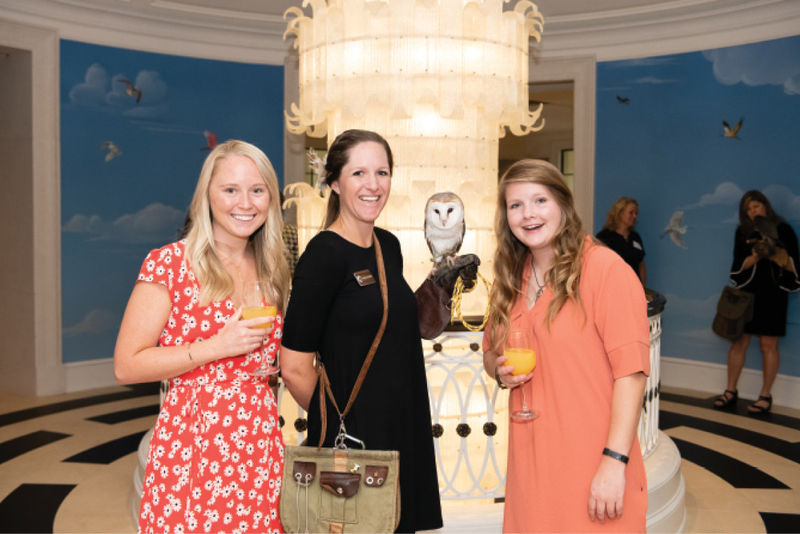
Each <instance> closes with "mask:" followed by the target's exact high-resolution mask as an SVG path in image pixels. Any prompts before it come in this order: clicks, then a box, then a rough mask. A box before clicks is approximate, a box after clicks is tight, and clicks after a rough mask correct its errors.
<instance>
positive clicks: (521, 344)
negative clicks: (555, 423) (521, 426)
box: [503, 330, 539, 422]
mask: <svg viewBox="0 0 800 534" xmlns="http://www.w3.org/2000/svg"><path fill="white" fill-rule="evenodd" d="M503 355H504V356H505V357H506V358H508V359H507V360H506V363H505V365H513V366H514V369H513V370H512V371H511V374H512V375H515V376H519V375H527V374H528V373H530V372H531V371H533V368H534V367H536V351H535V350H533V348H532V347H531V343H530V341H529V339H528V336H526V335H525V332H522V331H520V330H512V331H511V332H510V333H509V335H508V338H507V339H506V348H505V349H503ZM519 388H520V389H521V390H522V408H521V409H519V410H515V411H513V412H511V420H512V421H516V422H527V421H532V420H533V419H536V417H538V415H539V414H537V413H536V412H534V411H533V410H531V409H529V408H528V403H527V401H526V399H525V384H520V386H519Z"/></svg>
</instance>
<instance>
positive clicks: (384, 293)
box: [317, 231, 389, 449]
mask: <svg viewBox="0 0 800 534" xmlns="http://www.w3.org/2000/svg"><path fill="white" fill-rule="evenodd" d="M372 243H373V244H374V246H375V260H376V262H377V264H378V283H379V285H380V289H381V298H382V300H383V317H382V318H381V324H380V326H379V327H378V333H377V334H375V339H373V340H372V345H371V346H370V348H369V352H367V357H366V358H365V359H364V364H363V365H362V366H361V371H360V372H359V373H358V378H356V383H355V384H354V385H353V391H351V392H350V398H349V399H348V400H347V405H346V406H345V407H344V411H341V410H339V406H338V405H337V404H336V399H335V398H334V396H333V390H332V389H331V381H330V379H329V378H328V373H327V372H326V371H325V366H324V365H323V364H322V362H319V363H318V365H319V380H320V387H319V409H320V412H321V417H320V418H321V423H322V428H321V430H320V435H319V445H317V449H320V448H322V444H323V442H324V441H325V434H326V433H327V430H328V410H327V406H326V403H325V396H326V394H327V396H328V397H330V399H331V402H332V403H333V407H334V408H335V409H336V413H338V414H339V421H340V424H341V425H342V427H343V426H344V418H345V416H346V415H347V414H348V413H349V412H350V409H351V408H352V407H353V403H354V402H355V400H356V397H357V396H358V392H359V391H360V390H361V385H362V384H363V383H364V379H365V378H366V376H367V371H369V366H370V364H372V359H373V358H374V357H375V352H376V351H377V350H378V345H379V344H380V342H381V338H382V337H383V333H384V331H385V330H386V320H387V318H388V316H389V290H388V286H387V284H386V269H385V267H384V264H383V252H382V251H381V244H380V242H379V241H378V236H377V235H376V234H375V232H374V231H373V232H372Z"/></svg>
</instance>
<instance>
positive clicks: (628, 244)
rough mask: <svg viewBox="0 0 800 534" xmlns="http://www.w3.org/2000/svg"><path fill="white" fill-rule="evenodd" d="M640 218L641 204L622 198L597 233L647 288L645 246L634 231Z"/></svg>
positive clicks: (628, 198)
mask: <svg viewBox="0 0 800 534" xmlns="http://www.w3.org/2000/svg"><path fill="white" fill-rule="evenodd" d="M638 216H639V203H638V202H636V199H633V198H630V197H620V198H619V199H618V200H617V201H616V202H614V205H613V206H611V209H610V210H609V211H608V216H607V217H606V224H605V226H603V229H602V230H600V231H599V232H597V236H596V237H597V239H599V240H600V241H602V242H603V243H604V244H605V245H606V246H607V247H608V248H610V249H611V250H613V251H614V252H616V253H617V254H619V255H620V256H622V259H623V260H625V263H627V264H628V265H630V266H631V269H633V272H635V273H636V276H638V277H639V280H640V281H641V282H642V286H644V287H647V267H646V266H645V264H644V244H643V243H642V237H641V236H640V235H639V234H638V233H637V232H636V230H634V229H633V228H634V226H635V225H636V218H637V217H638Z"/></svg>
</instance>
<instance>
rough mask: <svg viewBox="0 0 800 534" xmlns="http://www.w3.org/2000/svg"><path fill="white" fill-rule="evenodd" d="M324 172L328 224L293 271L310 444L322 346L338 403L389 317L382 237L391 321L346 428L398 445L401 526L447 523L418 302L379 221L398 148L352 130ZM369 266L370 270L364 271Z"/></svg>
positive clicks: (286, 375)
mask: <svg viewBox="0 0 800 534" xmlns="http://www.w3.org/2000/svg"><path fill="white" fill-rule="evenodd" d="M325 174H326V176H325V181H326V182H327V185H328V186H330V187H331V194H330V198H329V200H328V213H327V215H326V220H325V224H324V228H325V229H324V230H323V231H321V232H320V233H319V234H317V235H316V236H315V237H314V238H313V239H312V240H311V241H310V242H309V243H308V245H307V247H306V250H305V252H303V255H302V256H301V257H300V260H299V262H298V264H297V267H296V269H295V275H294V281H293V285H292V292H291V298H290V301H289V307H288V310H287V312H286V321H285V327H284V332H283V347H282V348H281V356H280V358H281V374H282V377H283V380H284V382H285V383H286V387H287V389H288V390H289V392H290V393H291V394H292V396H293V397H294V398H295V400H297V402H298V403H299V404H300V405H301V406H302V407H303V408H305V409H306V410H307V411H308V443H309V444H317V443H318V442H319V437H320V432H321V424H320V406H319V387H320V385H319V383H318V380H317V373H316V371H315V369H314V365H313V361H314V356H315V354H318V357H319V358H320V360H321V361H322V362H323V364H324V365H325V369H326V371H327V373H328V377H329V378H330V382H331V385H332V389H333V393H334V397H335V398H336V404H337V405H338V406H339V407H340V408H342V409H343V408H344V406H345V405H346V403H347V399H348V397H349V395H350V392H351V390H352V389H353V384H354V383H355V381H356V377H357V376H358V373H359V371H360V370H361V366H362V364H363V363H364V359H365V357H366V355H367V352H368V350H369V347H370V345H371V343H372V340H373V338H374V337H375V333H376V332H377V330H378V327H379V324H380V321H381V317H382V310H383V304H382V300H381V295H380V288H379V284H378V283H377V281H378V271H377V263H376V259H375V249H374V245H373V243H372V240H373V235H375V236H377V238H378V240H379V241H380V246H381V249H382V251H383V258H384V264H385V268H386V278H387V283H388V301H389V314H388V321H387V324H386V331H385V332H384V334H383V338H382V340H381V342H380V345H379V346H378V349H377V352H376V354H375V357H374V359H373V361H372V365H371V366H370V368H369V372H368V373H367V375H366V379H365V380H364V383H363V386H362V388H361V391H360V393H359V395H358V397H357V398H356V401H355V403H354V404H353V407H352V409H351V411H350V413H348V414H347V416H346V418H345V425H346V427H347V432H348V434H350V435H352V436H355V437H357V438H358V439H360V440H362V441H364V442H365V444H366V447H367V448H369V449H383V450H398V451H400V492H401V506H400V510H401V518H400V524H399V525H398V528H397V531H398V532H414V531H417V530H428V529H435V528H440V527H441V526H442V515H441V507H440V503H439V487H438V480H437V475H436V461H435V458H434V452H433V436H432V433H431V415H430V404H429V401H428V386H427V379H426V376H425V364H424V360H423V356H422V343H421V341H420V334H419V325H418V323H417V304H416V300H415V298H414V293H413V292H412V291H411V288H410V287H409V286H408V284H407V283H406V281H405V279H404V278H403V257H402V255H401V253H400V243H399V242H398V240H397V238H396V237H395V236H394V235H393V234H391V233H390V232H387V231H386V230H383V229H381V228H376V227H375V219H377V217H378V215H380V213H381V210H383V207H384V205H385V204H386V201H387V200H388V197H389V191H390V189H391V175H392V153H391V149H390V148H389V145H388V143H387V142H386V140H384V139H383V137H381V136H380V135H378V134H376V133H374V132H369V131H365V130H347V131H345V132H343V133H341V134H340V135H339V136H338V137H337V138H336V139H335V140H334V142H333V144H332V145H331V147H330V149H329V150H328V156H327V161H326V164H325ZM364 271H369V274H370V275H372V276H371V277H369V276H366V277H365V276H363V274H362V273H364ZM356 273H358V274H359V276H355V275H356ZM332 404H333V403H331V402H327V430H326V433H325V441H324V445H325V446H327V447H330V446H333V444H334V438H335V436H336V434H337V433H338V430H339V425H338V424H337V422H338V420H339V416H338V414H337V412H336V410H335V408H334V407H333V406H332ZM349 445H353V444H352V443H351V444H349Z"/></svg>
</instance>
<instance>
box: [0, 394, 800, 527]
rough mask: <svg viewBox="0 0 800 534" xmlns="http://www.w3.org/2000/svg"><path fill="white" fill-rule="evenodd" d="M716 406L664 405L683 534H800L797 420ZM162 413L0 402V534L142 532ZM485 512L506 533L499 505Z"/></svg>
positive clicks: (135, 398)
mask: <svg viewBox="0 0 800 534" xmlns="http://www.w3.org/2000/svg"><path fill="white" fill-rule="evenodd" d="M712 398H713V397H712V396H710V395H703V394H697V393H692V392H677V391H672V392H662V396H661V414H660V427H661V429H662V430H663V431H664V432H665V433H667V434H668V435H669V436H670V437H671V438H672V439H673V441H674V442H675V444H676V445H677V446H678V449H679V450H680V452H681V456H682V458H683V462H682V472H683V475H684V478H685V480H686V492H687V493H686V507H687V521H686V525H685V527H686V528H685V532H800V411H798V410H792V409H786V408H783V409H781V408H776V411H775V412H773V413H771V414H768V415H767V416H766V417H763V418H758V419H757V418H753V417H748V416H747V415H746V414H745V412H746V402H745V401H743V400H740V401H739V406H738V407H737V410H736V412H731V413H728V412H719V411H716V410H712V409H710V406H711V399H712ZM157 411H158V385H157V384H145V385H139V386H133V387H118V388H107V389H103V390H96V391H86V392H82V393H76V394H70V395H61V396H58V397H50V398H47V397H37V398H25V397H20V396H16V395H12V394H7V393H2V392H0V532H135V526H134V525H133V523H132V520H131V512H130V496H131V492H132V491H133V483H132V480H133V472H134V469H135V466H136V462H137V459H136V450H137V447H138V445H139V442H140V440H141V438H142V436H143V435H144V433H145V432H146V431H147V430H148V429H149V428H150V427H151V426H152V424H153V422H154V420H155V417H156V414H157ZM448 506H449V505H447V506H446V507H445V515H446V525H445V528H444V529H443V532H447V531H448V530H450V531H452V532H455V531H457V532H469V531H470V529H469V524H468V523H467V524H466V525H465V523H464V521H460V522H459V525H458V527H457V528H455V527H454V528H451V529H448V524H447V521H449V518H450V517H454V516H458V515H461V514H460V513H459V512H458V511H456V512H453V511H452V510H450V509H448ZM486 509H487V510H489V512H488V513H489V514H494V515H495V516H497V517H496V519H497V521H499V517H500V516H501V515H502V508H501V506H500V505H492V506H489V507H487V508H486ZM498 514H499V515H498ZM493 524H498V525H499V522H495V523H493ZM483 525H486V523H483ZM473 531H474V532H478V531H479V530H477V529H476V530H473Z"/></svg>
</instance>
